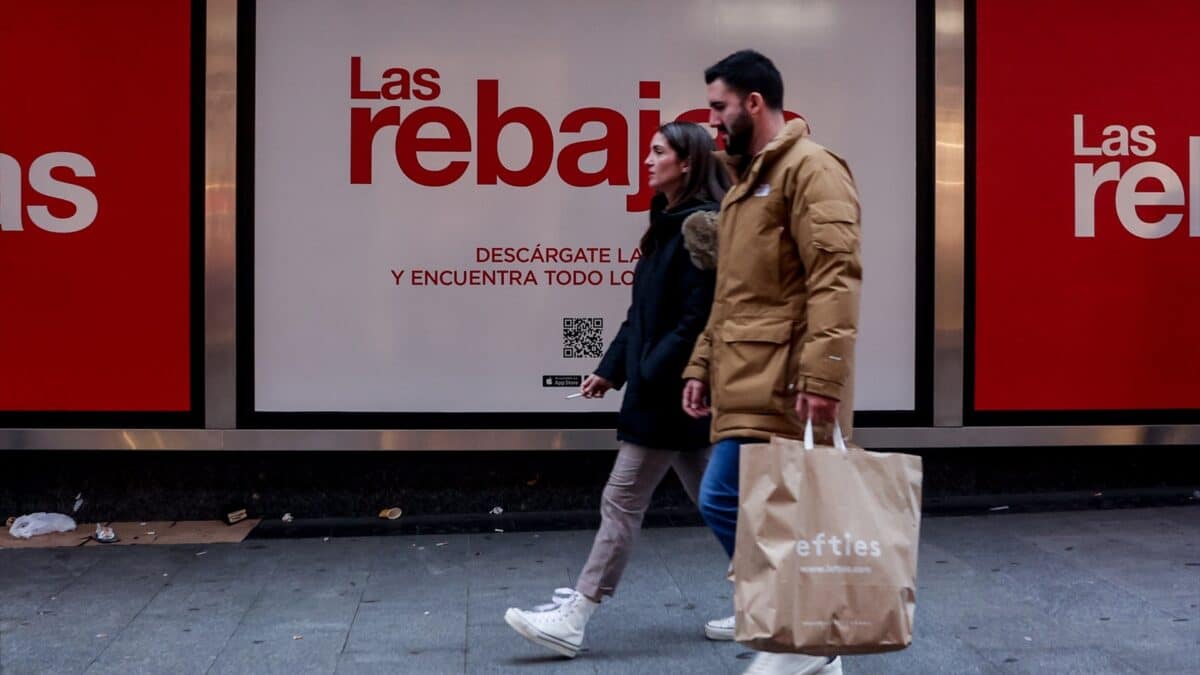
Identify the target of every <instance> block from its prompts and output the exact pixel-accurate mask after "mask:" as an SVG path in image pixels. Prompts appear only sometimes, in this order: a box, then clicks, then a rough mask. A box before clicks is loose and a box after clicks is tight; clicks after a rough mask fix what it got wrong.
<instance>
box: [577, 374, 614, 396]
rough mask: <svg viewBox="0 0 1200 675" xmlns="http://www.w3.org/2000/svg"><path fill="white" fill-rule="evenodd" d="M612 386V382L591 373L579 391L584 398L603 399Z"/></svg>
mask: <svg viewBox="0 0 1200 675" xmlns="http://www.w3.org/2000/svg"><path fill="white" fill-rule="evenodd" d="M612 386H613V385H612V382H609V381H608V380H606V379H604V378H603V377H600V376H599V375H596V374H595V373H592V374H591V375H588V376H587V377H586V378H584V380H583V386H582V387H580V389H579V390H580V391H582V392H583V397H584V398H604V394H606V393H608V390H609V389H612Z"/></svg>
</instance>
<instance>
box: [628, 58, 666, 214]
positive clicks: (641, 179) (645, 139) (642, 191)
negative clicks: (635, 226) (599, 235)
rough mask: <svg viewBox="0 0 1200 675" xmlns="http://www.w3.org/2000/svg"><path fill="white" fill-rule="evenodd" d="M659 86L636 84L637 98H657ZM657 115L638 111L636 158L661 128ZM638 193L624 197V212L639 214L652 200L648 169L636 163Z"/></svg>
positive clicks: (653, 112)
mask: <svg viewBox="0 0 1200 675" xmlns="http://www.w3.org/2000/svg"><path fill="white" fill-rule="evenodd" d="M660 89H661V85H660V83H658V82H654V81H644V82H639V83H638V96H639V98H643V99H647V98H658V97H659V92H660ZM659 120H660V117H659V113H658V111H657V110H641V111H638V143H637V149H638V156H639V157H641V156H642V155H641V153H643V152H646V150H647V148H649V147H650V141H651V140H652V139H653V138H654V134H655V133H656V132H658V127H659V126H661V122H660V121H659ZM637 165H638V179H637V184H638V191H637V192H635V193H634V194H631V195H627V196H626V197H625V210H626V211H628V212H630V213H640V212H642V211H649V210H650V200H651V199H653V198H654V190H651V189H650V186H649V185H648V184H647V182H648V181H649V179H650V167H648V166H646V163H645V162H638V163H637Z"/></svg>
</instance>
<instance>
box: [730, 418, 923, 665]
mask: <svg viewBox="0 0 1200 675" xmlns="http://www.w3.org/2000/svg"><path fill="white" fill-rule="evenodd" d="M833 437H834V439H833V440H834V445H832V446H825V445H816V444H814V443H813V433H812V424H811V422H810V423H809V424H808V425H807V428H806V430H805V440H804V441H797V440H793V439H787V438H780V437H775V438H772V439H771V442H770V443H762V444H751V445H744V446H742V448H741V467H740V472H741V476H740V495H741V497H740V499H741V504H740V508H739V509H738V524H737V540H736V548H735V552H734V557H733V570H734V574H733V576H734V606H735V609H736V611H737V630H736V638H737V640H738V641H739V642H742V643H744V644H746V645H748V646H750V647H752V648H754V649H757V650H760V651H770V652H799V653H806V654H816V655H826V656H832V655H835V654H868V653H876V652H887V651H894V650H898V649H904V648H905V647H907V646H908V645H909V644H911V642H912V635H913V615H914V612H915V609H916V585H917V584H916V581H917V542H918V536H919V532H920V517H921V458H920V457H917V456H915V455H905V454H898V453H878V452H867V451H866V450H863V449H861V448H856V447H851V448H847V447H846V445H845V443H844V441H842V436H841V430H840V429H839V428H838V427H837V425H836V424H835V425H834V433H833Z"/></svg>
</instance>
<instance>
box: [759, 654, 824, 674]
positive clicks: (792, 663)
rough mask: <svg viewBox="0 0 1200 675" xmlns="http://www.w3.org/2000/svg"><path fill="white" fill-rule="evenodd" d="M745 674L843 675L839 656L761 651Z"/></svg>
mask: <svg viewBox="0 0 1200 675" xmlns="http://www.w3.org/2000/svg"><path fill="white" fill-rule="evenodd" d="M745 675H842V659H841V657H839V656H834V657H828V656H809V655H807V654H772V653H770V652H759V653H758V656H756V657H754V661H753V662H752V663H751V664H750V667H749V668H747V669H746V673H745Z"/></svg>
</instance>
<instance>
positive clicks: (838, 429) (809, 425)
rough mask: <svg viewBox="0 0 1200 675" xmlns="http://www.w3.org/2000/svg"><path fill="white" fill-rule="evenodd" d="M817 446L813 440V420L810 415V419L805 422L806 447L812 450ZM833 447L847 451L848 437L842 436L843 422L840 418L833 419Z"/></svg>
mask: <svg viewBox="0 0 1200 675" xmlns="http://www.w3.org/2000/svg"><path fill="white" fill-rule="evenodd" d="M815 447H817V444H816V443H815V442H814V441H813V421H812V415H809V416H808V421H807V422H805V423H804V449H805V450H812V449H813V448H815ZM833 447H835V448H837V449H838V450H841V451H842V452H846V439H845V438H844V437H843V436H842V423H841V422H840V421H838V420H836V419H835V420H834V421H833Z"/></svg>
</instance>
